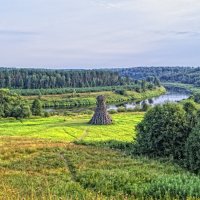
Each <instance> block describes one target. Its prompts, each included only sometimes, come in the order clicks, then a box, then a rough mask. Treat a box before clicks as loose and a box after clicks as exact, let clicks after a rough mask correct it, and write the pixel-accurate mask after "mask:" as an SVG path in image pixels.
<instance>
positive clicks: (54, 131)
mask: <svg viewBox="0 0 200 200" xmlns="http://www.w3.org/2000/svg"><path fill="white" fill-rule="evenodd" d="M143 115H144V114H143V113H117V114H114V115H113V116H112V117H113V121H114V123H113V124H112V125H109V126H92V125H90V124H89V123H88V122H89V120H90V118H91V115H76V116H66V117H64V116H53V117H49V118H33V119H23V120H15V119H1V120H0V135H1V136H14V137H21V136H23V137H24V136H25V137H33V138H41V139H52V140H62V141H66V142H72V141H77V140H84V141H108V140H117V141H126V142H130V141H132V140H133V137H134V135H135V126H136V125H137V124H138V122H140V121H141V120H142V118H143Z"/></svg>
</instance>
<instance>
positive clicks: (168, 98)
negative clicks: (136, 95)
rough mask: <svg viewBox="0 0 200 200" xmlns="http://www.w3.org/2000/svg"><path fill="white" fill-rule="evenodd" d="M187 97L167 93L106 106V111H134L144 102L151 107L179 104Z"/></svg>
mask: <svg viewBox="0 0 200 200" xmlns="http://www.w3.org/2000/svg"><path fill="white" fill-rule="evenodd" d="M189 96H190V94H189V93H178V92H168V93H166V94H164V95H161V96H159V97H155V98H152V99H147V100H145V101H140V102H128V103H124V104H122V105H108V110H117V109H118V107H119V106H124V107H125V108H126V109H134V108H135V107H136V106H141V105H142V104H143V103H144V102H145V103H147V104H149V105H152V106H154V105H159V104H164V103H167V102H179V101H181V100H184V99H187V98H189Z"/></svg>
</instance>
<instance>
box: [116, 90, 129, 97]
mask: <svg viewBox="0 0 200 200" xmlns="http://www.w3.org/2000/svg"><path fill="white" fill-rule="evenodd" d="M115 93H116V94H120V95H124V96H126V95H127V91H126V90H123V89H122V90H115Z"/></svg>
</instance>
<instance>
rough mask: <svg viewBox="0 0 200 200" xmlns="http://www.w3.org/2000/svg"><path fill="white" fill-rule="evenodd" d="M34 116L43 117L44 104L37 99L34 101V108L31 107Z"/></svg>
mask: <svg viewBox="0 0 200 200" xmlns="http://www.w3.org/2000/svg"><path fill="white" fill-rule="evenodd" d="M31 111H32V114H33V115H35V116H41V115H42V104H41V101H40V100H39V99H35V100H34V101H33V104H32V107H31Z"/></svg>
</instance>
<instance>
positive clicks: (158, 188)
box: [0, 137, 200, 200]
mask: <svg viewBox="0 0 200 200" xmlns="http://www.w3.org/2000/svg"><path fill="white" fill-rule="evenodd" d="M1 142H2V146H1V149H0V199H59V198H60V199H89V200H90V199H153V198H154V199H155V198H156V199H175V197H177V199H187V198H188V199H189V198H190V199H198V198H199V197H200V193H199V191H200V190H199V189H200V188H199V187H200V179H199V177H198V176H194V175H192V174H190V173H188V172H186V171H184V170H183V169H181V168H179V167H177V166H174V165H173V164H171V163H169V162H168V163H161V162H159V161H155V160H149V159H147V158H136V157H135V158H131V157H129V156H125V155H124V154H123V153H122V152H118V151H114V150H111V149H107V148H103V147H101V148H98V147H92V146H82V145H74V144H72V143H71V144H70V143H68V142H53V141H52V142H50V141H48V140H41V139H40V140H39V139H27V138H22V137H21V138H14V137H12V138H11V137H1Z"/></svg>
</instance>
